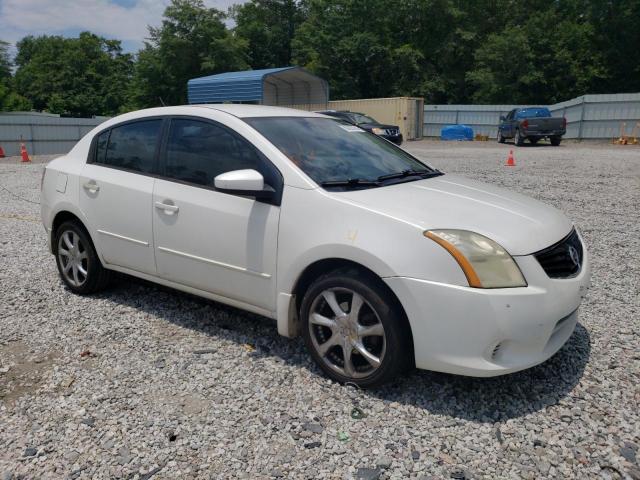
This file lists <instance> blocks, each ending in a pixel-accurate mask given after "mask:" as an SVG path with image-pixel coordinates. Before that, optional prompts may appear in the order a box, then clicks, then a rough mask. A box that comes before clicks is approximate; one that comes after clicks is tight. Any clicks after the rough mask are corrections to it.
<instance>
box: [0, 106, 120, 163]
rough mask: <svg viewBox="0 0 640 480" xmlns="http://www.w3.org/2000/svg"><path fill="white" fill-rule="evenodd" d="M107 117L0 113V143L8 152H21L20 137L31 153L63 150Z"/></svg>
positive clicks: (37, 153)
mask: <svg viewBox="0 0 640 480" xmlns="http://www.w3.org/2000/svg"><path fill="white" fill-rule="evenodd" d="M108 118H109V117H95V118H62V117H59V116H57V115H52V114H48V113H36V112H15V113H14V112H9V113H0V146H2V148H3V149H4V152H5V155H7V156H11V155H19V154H20V143H21V141H22V142H24V144H25V146H26V148H27V151H28V152H29V154H30V155H52V154H58V153H60V154H64V153H67V152H68V151H69V150H71V149H72V148H73V146H74V145H75V144H76V142H77V141H78V140H80V139H81V138H82V137H83V136H85V135H86V134H87V133H88V132H90V131H91V130H93V129H94V128H95V127H96V126H97V125H100V124H101V123H102V122H104V121H105V120H108Z"/></svg>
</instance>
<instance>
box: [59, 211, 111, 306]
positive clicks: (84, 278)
mask: <svg viewBox="0 0 640 480" xmlns="http://www.w3.org/2000/svg"><path fill="white" fill-rule="evenodd" d="M54 246H55V256H56V264H57V266H58V272H59V273H60V277H61V278H62V281H63V282H64V283H65V285H66V286H67V288H69V290H71V291H72V292H74V293H77V294H80V295H86V294H89V293H94V292H98V291H100V290H103V289H104V288H105V287H106V286H107V285H108V283H109V280H110V278H111V272H110V271H109V270H106V269H105V268H104V267H103V266H102V264H101V263H100V259H99V258H98V254H97V253H96V250H95V248H94V246H93V242H91V238H90V237H89V234H88V233H87V231H86V230H85V229H84V227H83V226H82V225H81V224H80V223H79V222H76V221H68V222H64V223H63V224H61V225H60V226H59V227H58V229H57V230H56V233H55V237H54Z"/></svg>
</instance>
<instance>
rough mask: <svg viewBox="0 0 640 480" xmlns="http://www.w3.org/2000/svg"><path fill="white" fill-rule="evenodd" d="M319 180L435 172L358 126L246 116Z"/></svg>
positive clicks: (326, 120)
mask: <svg viewBox="0 0 640 480" xmlns="http://www.w3.org/2000/svg"><path fill="white" fill-rule="evenodd" d="M244 120H245V121H246V122H247V123H249V124H250V125H251V126H252V127H253V128H255V129H256V130H258V131H259V132H260V133H261V134H262V135H264V136H265V137H266V138H267V139H268V140H269V141H270V142H271V143H273V144H274V145H275V146H276V147H277V148H278V149H279V150H280V151H281V152H282V153H284V154H285V155H286V156H287V157H289V159H290V160H291V161H292V162H293V163H294V164H295V165H297V166H298V167H299V168H300V169H301V170H302V171H304V172H305V173H306V174H307V175H309V176H310V177H311V178H313V179H314V180H315V181H316V182H317V183H319V184H322V183H323V182H327V181H340V180H346V179H363V180H369V181H375V180H376V179H377V178H378V177H380V176H382V175H389V174H395V173H398V172H403V171H406V170H421V171H424V170H427V171H432V170H431V169H430V168H429V167H428V166H426V165H425V164H423V163H421V162H420V161H418V160H417V159H415V158H414V157H412V156H411V155H409V154H408V153H406V152H405V151H404V150H402V149H400V148H398V147H396V146H395V145H393V144H392V143H391V142H388V141H386V140H384V139H382V138H380V137H378V136H377V135H373V134H371V133H367V132H365V131H364V130H362V129H360V128H359V127H356V126H354V125H350V124H347V123H346V122H343V121H341V120H334V119H329V118H319V117H316V118H313V117H312V118H306V117H273V118H267V117H261V118H245V119H244Z"/></svg>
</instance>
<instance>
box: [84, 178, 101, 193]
mask: <svg viewBox="0 0 640 480" xmlns="http://www.w3.org/2000/svg"><path fill="white" fill-rule="evenodd" d="M82 187H83V188H84V189H85V190H88V191H89V192H91V193H96V192H97V191H99V190H100V187H99V186H98V184H97V183H96V181H95V180H89V181H88V182H86V183H85V184H84V185H82Z"/></svg>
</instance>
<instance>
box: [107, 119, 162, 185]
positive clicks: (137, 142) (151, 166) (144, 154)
mask: <svg viewBox="0 0 640 480" xmlns="http://www.w3.org/2000/svg"><path fill="white" fill-rule="evenodd" d="M161 126H162V120H144V121H140V122H132V123H127V124H125V125H121V126H119V127H114V128H112V129H111V130H110V131H107V132H104V133H101V134H100V135H99V136H98V140H97V143H96V159H95V163H100V164H104V165H108V166H110V167H116V168H124V169H127V170H133V171H135V172H141V173H152V172H153V171H154V170H155V163H156V149H157V147H158V139H159V136H160V128H161Z"/></svg>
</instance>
